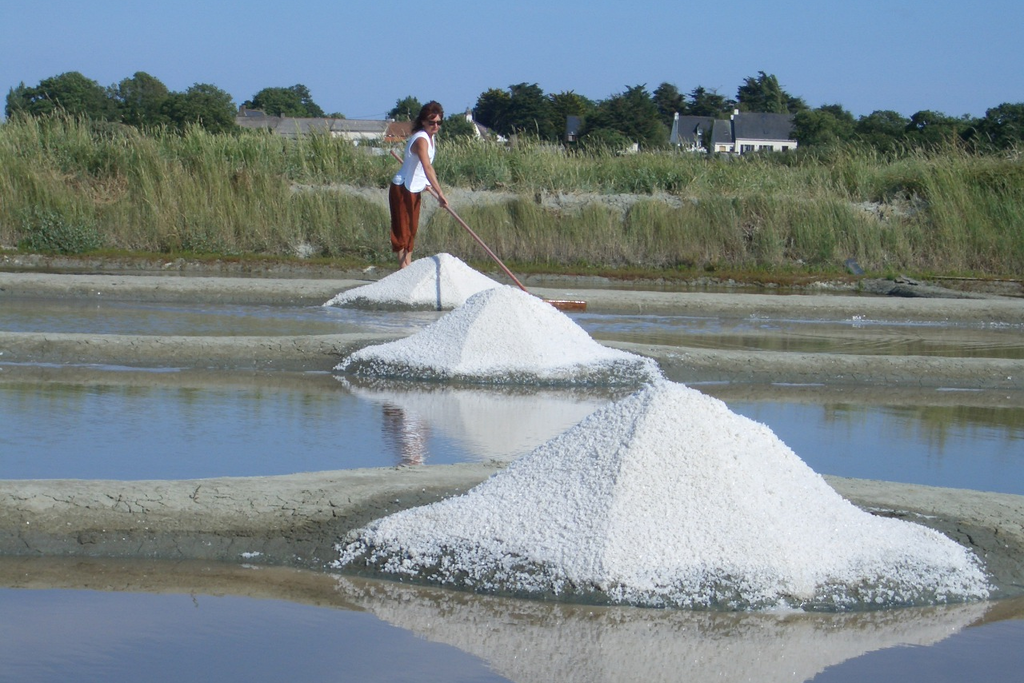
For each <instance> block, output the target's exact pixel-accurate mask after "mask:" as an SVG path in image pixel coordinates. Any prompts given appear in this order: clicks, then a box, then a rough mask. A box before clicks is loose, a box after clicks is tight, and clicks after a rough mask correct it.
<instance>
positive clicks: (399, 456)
mask: <svg viewBox="0 0 1024 683" xmlns="http://www.w3.org/2000/svg"><path fill="white" fill-rule="evenodd" d="M383 415H384V418H383V420H382V421H381V425H382V426H383V429H384V442H385V443H386V444H387V445H388V448H390V449H391V452H392V453H394V456H395V461H396V463H397V464H399V465H422V464H423V463H424V462H426V459H427V439H428V438H429V437H430V425H429V424H427V423H426V422H424V421H423V420H422V419H420V417H419V416H418V415H416V413H414V412H412V411H408V412H406V411H405V410H403V409H402V408H400V407H399V406H396V405H393V404H391V403H384V405H383Z"/></svg>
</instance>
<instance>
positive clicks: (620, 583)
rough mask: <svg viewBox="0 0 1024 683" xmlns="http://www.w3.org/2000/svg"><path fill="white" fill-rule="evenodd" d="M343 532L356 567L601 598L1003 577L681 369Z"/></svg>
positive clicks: (893, 599)
mask: <svg viewBox="0 0 1024 683" xmlns="http://www.w3.org/2000/svg"><path fill="white" fill-rule="evenodd" d="M338 548H339V550H340V551H341V558H340V560H339V561H338V563H337V565H336V566H338V567H342V566H346V565H347V566H349V567H351V568H355V569H357V570H358V569H359V568H362V567H365V568H368V569H369V570H371V571H374V572H380V573H383V574H386V575H393V576H399V577H410V578H415V579H416V580H420V581H427V582H432V583H437V584H441V585H446V586H454V587H461V588H467V589H471V590H476V591H482V592H494V593H502V594H512V595H521V596H538V597H544V596H548V595H551V594H554V595H555V596H558V597H560V598H563V599H571V600H583V601H588V602H596V603H618V604H623V603H624V604H632V605H645V606H680V607H698V608H722V609H750V608H768V607H778V606H790V607H802V608H809V609H820V608H841V609H842V608H851V607H858V606H861V607H863V606H870V607H883V606H894V605H911V604H928V603H934V602H944V601H959V600H967V599H973V598H984V597H986V596H987V595H988V593H989V586H988V582H987V580H986V578H985V575H984V573H983V571H982V569H981V566H980V563H979V562H978V560H977V558H976V557H975V556H974V555H973V554H971V553H970V552H969V551H967V550H966V549H965V548H963V547H961V546H959V545H958V544H956V543H954V542H953V541H951V540H950V539H948V538H946V537H945V536H942V535H941V534H939V533H938V532H935V531H933V530H931V529H927V528H925V527H922V526H919V525H916V524H911V523H908V522H905V521H901V520H896V519H891V518H880V517H875V516H872V515H870V514H868V513H866V512H863V511H861V510H859V509H858V508H856V507H855V506H853V505H852V504H851V503H849V502H848V501H846V500H845V499H844V498H842V497H841V496H839V494H837V493H836V492H835V491H834V490H833V489H832V488H831V487H829V486H828V484H826V483H825V481H824V479H822V478H821V477H820V476H819V475H818V474H816V473H815V472H813V471H812V470H811V469H810V468H809V467H808V466H807V465H806V464H805V463H804V462H803V461H802V460H800V458H799V457H797V456H796V454H795V453H793V451H792V450H790V449H789V448H788V447H787V446H786V445H785V444H784V443H782V442H781V441H780V440H779V439H778V438H777V437H776V436H775V435H774V434H773V433H772V432H771V430H770V429H768V428H767V427H766V426H764V425H761V424H759V423H756V422H754V421H752V420H749V419H747V418H745V417H742V416H739V415H737V414H735V413H733V412H732V411H730V410H729V409H728V407H727V406H726V405H725V404H724V403H722V402H721V401H719V400H717V399H713V398H711V397H708V396H705V395H703V394H701V393H700V392H698V391H695V390H693V389H689V388H687V387H685V386H683V385H680V384H675V383H671V382H667V381H659V382H656V383H654V384H652V385H650V386H648V387H645V388H644V389H642V390H641V391H639V392H637V393H635V394H633V395H632V396H630V397H628V398H626V399H624V400H622V401H619V402H618V403H615V404H613V405H611V406H609V407H607V408H604V409H602V410H599V411H597V412H596V413H594V414H593V415H591V416H590V417H588V418H586V419H584V420H583V421H582V422H581V423H580V424H578V425H577V426H575V427H573V428H572V429H570V430H569V431H567V432H565V433H564V434H562V435H561V436H558V437H556V438H554V439H552V440H551V441H548V442H547V443H546V444H544V445H543V446H541V447H539V448H537V449H536V450H534V451H533V452H532V453H531V454H529V455H527V456H525V457H523V458H521V459H519V460H517V461H514V462H513V463H511V464H510V465H509V466H508V467H507V468H506V469H505V470H503V471H501V472H499V473H498V474H496V475H494V476H493V477H492V478H491V479H489V480H488V481H486V482H484V483H483V484H481V485H479V486H477V487H476V488H474V489H472V490H470V491H469V492H468V493H467V494H465V495H463V496H459V497H456V498H451V499H448V500H445V501H441V502H438V503H435V504H433V505H429V506H425V507H421V508H413V509H409V510H405V511H402V512H399V513H397V514H394V515H391V516H388V517H385V518H383V519H380V520H377V521H376V522H374V523H372V524H370V525H369V526H368V527H366V528H364V529H362V530H359V531H357V532H354V534H353V536H352V537H351V538H349V539H348V543H347V544H344V545H342V546H339V547H338Z"/></svg>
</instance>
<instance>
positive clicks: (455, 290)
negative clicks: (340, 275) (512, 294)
mask: <svg viewBox="0 0 1024 683" xmlns="http://www.w3.org/2000/svg"><path fill="white" fill-rule="evenodd" d="M498 286H499V284H498V283H497V282H495V281H494V280H492V279H491V278H489V277H487V276H486V275H483V274H481V273H479V272H477V271H475V270H473V269H472V268H470V267H469V266H467V265H466V264H465V263H463V262H462V261H461V260H459V259H458V258H456V257H454V256H452V255H451V254H437V255H435V256H430V257H428V258H421V259H416V260H415V261H413V262H412V263H411V264H410V265H409V266H408V267H407V268H402V269H400V270H398V271H396V272H394V273H392V274H391V275H388V276H387V277H385V278H381V279H380V280H378V281H377V282H374V283H372V284H369V285H363V286H362V287H355V288H353V289H348V290H345V291H344V292H341V293H340V294H338V295H337V296H335V297H334V298H333V299H331V300H330V301H328V302H326V303H325V304H324V306H351V307H358V308H416V309H419V308H429V309H433V310H437V311H442V310H448V309H452V308H458V307H459V306H461V305H462V304H464V303H465V302H466V299H468V298H469V297H471V296H473V295H474V294H476V293H477V292H481V291H483V290H485V289H490V288H492V287H498Z"/></svg>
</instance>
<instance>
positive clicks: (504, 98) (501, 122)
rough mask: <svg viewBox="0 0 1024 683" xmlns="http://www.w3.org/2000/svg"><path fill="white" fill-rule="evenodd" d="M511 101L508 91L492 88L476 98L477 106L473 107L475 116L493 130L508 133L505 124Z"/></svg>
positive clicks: (503, 133)
mask: <svg viewBox="0 0 1024 683" xmlns="http://www.w3.org/2000/svg"><path fill="white" fill-rule="evenodd" d="M511 102H512V98H511V96H509V94H508V93H507V92H505V91H504V90H499V89H497V88H491V89H490V90H487V91H485V92H483V93H481V94H480V97H478V98H476V106H475V107H473V118H474V119H476V120H477V121H478V122H480V123H481V124H483V125H485V126H487V127H488V128H490V129H491V130H493V131H495V132H497V133H500V134H502V135H507V133H508V129H507V128H506V126H505V117H506V116H507V113H508V108H509V106H510V104H511Z"/></svg>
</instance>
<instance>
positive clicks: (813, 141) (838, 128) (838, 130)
mask: <svg viewBox="0 0 1024 683" xmlns="http://www.w3.org/2000/svg"><path fill="white" fill-rule="evenodd" d="M855 124H856V122H855V121H854V118H853V114H851V113H850V112H848V111H846V110H845V109H843V107H842V106H840V105H838V104H826V105H823V106H821V107H818V108H817V109H814V110H810V109H808V110H804V111H800V112H797V113H796V114H795V115H794V118H793V125H794V128H795V135H796V139H797V140H798V141H799V142H800V144H801V145H807V146H809V147H813V146H815V145H827V144H832V143H836V142H846V141H848V140H851V139H852V138H853V135H854V126H855Z"/></svg>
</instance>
